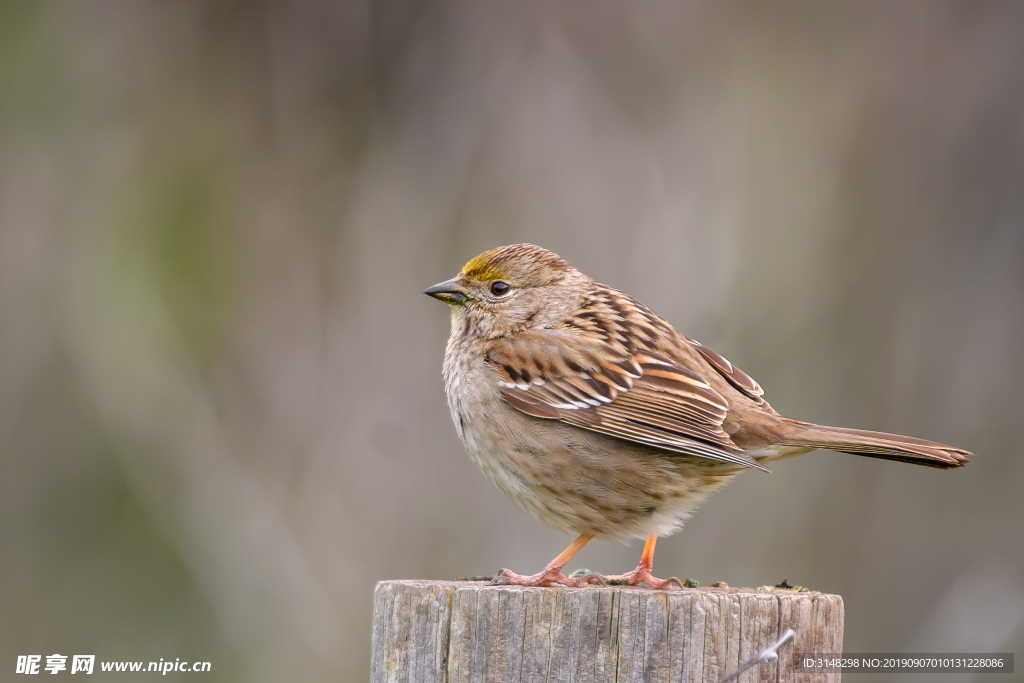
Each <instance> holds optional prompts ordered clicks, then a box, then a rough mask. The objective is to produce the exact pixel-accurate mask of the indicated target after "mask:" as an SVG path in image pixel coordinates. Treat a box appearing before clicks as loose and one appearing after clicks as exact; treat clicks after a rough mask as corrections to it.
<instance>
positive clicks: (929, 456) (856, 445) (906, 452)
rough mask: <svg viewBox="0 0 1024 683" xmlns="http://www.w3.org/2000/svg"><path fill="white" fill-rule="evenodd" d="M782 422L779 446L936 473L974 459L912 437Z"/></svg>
mask: <svg viewBox="0 0 1024 683" xmlns="http://www.w3.org/2000/svg"><path fill="white" fill-rule="evenodd" d="M784 421H785V424H786V427H785V430H784V435H783V439H782V444H781V445H784V446H798V447H806V448H825V449H828V450H832V451H839V452H841V453H853V454H854V455H863V456H866V457H868V458H882V459H883V460H898V461H900V462H909V463H913V464H915V465H924V466H926V467H937V468H939V469H951V468H954V467H963V466H964V465H966V464H967V461H968V458H970V457H971V456H972V455H973V454H972V453H971V452H970V451H965V450H963V449H960V448H953V447H952V446H946V445H945V444H941V443H936V442H934V441H925V440H924V439H915V438H914V437H912V436H900V435H899V434H886V433H884V432H869V431H865V430H863V429H844V428H842V427H826V426H825V425H816V424H811V423H809V422H800V421H798V420H790V419H788V418H784Z"/></svg>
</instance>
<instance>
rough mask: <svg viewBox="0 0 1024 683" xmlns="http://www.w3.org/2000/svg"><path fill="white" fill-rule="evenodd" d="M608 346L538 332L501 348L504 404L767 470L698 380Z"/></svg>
mask: <svg viewBox="0 0 1024 683" xmlns="http://www.w3.org/2000/svg"><path fill="white" fill-rule="evenodd" d="M645 328H646V329H644V330H643V336H650V335H648V334H647V333H648V332H653V329H652V328H651V327H650V325H646V326H645ZM616 331H617V330H616ZM605 339H608V340H609V341H605V340H603V339H599V338H595V336H594V335H580V334H567V333H565V332H562V331H557V330H540V331H533V332H529V333H523V334H520V335H518V336H517V337H515V338H502V339H498V340H495V341H494V342H492V344H491V347H490V349H489V350H488V353H487V360H488V362H489V363H490V366H491V368H492V369H493V370H494V372H495V373H496V374H497V376H498V379H499V381H500V382H501V384H502V391H501V394H502V397H503V398H504V400H505V402H506V403H507V404H508V405H509V406H511V407H513V408H515V409H516V410H519V411H521V412H523V413H526V414H528V415H532V416H534V417H539V418H544V419H552V420H560V421H562V422H565V423H567V424H571V425H574V426H577V427H581V428H583V429H588V430H590V431H594V432H598V433H601V434H606V435H608V436H612V437H615V438H619V439H623V440H625V441H631V442H633V443H638V444H644V445H647V446H651V447H654V448H658V449H661V450H665V451H669V452H673V453H680V454H683V455H690V456H696V457H701V458H709V459H713V460H720V461H723V462H729V463H734V464H737V465H742V466H744V467H757V468H759V469H764V468H762V467H760V465H758V464H757V463H756V462H755V461H754V460H753V459H752V458H750V457H749V456H748V455H746V454H745V453H744V452H743V451H742V450H741V449H740V448H739V447H737V446H736V444H735V443H733V441H732V439H730V438H729V435H728V434H726V433H725V431H724V430H723V429H722V423H723V422H724V420H725V417H726V414H727V412H728V409H729V406H728V403H727V402H726V400H725V399H724V398H723V397H722V396H721V395H720V394H719V393H718V392H716V391H715V390H714V389H713V388H712V387H711V386H710V385H709V384H708V383H707V382H705V381H704V380H702V379H701V378H700V376H699V375H697V374H696V373H694V372H693V371H691V370H689V369H687V368H684V367H682V366H681V365H679V364H677V363H674V362H673V361H672V360H670V359H669V358H667V357H665V356H663V355H661V354H659V353H656V352H653V351H651V350H649V349H647V348H646V347H645V346H640V345H636V346H634V347H633V348H630V347H629V346H624V345H622V344H620V343H617V341H616V340H615V339H614V338H610V337H605Z"/></svg>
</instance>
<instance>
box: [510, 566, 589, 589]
mask: <svg viewBox="0 0 1024 683" xmlns="http://www.w3.org/2000/svg"><path fill="white" fill-rule="evenodd" d="M594 576H595V575H594V574H591V573H587V574H578V573H576V574H573V575H572V576H566V575H565V574H563V573H562V567H559V566H552V565H548V566H547V567H545V568H544V570H543V571H542V572H540V573H538V574H533V575H532V576H522V575H520V574H516V573H515V572H513V571H512V570H510V569H502V570H501V571H500V572H498V573H497V574H495V575H494V578H493V579H491V585H492V586H555V585H558V586H568V587H569V588H579V587H580V586H586V585H587V584H589V583H593V582H594Z"/></svg>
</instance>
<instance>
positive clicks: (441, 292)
mask: <svg viewBox="0 0 1024 683" xmlns="http://www.w3.org/2000/svg"><path fill="white" fill-rule="evenodd" d="M423 293H424V294H427V295H429V296H432V297H434V298H435V299H439V300H441V301H443V302H445V303H446V304H461V303H463V302H465V301H468V300H469V294H468V293H467V292H466V290H465V289H464V288H463V287H462V285H460V284H459V278H457V277H453V278H452V279H451V280H445V281H444V282H440V283H438V284H436V285H434V286H433V287H427V288H426V289H424V290H423Z"/></svg>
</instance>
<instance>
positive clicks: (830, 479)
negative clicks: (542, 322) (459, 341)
mask: <svg viewBox="0 0 1024 683" xmlns="http://www.w3.org/2000/svg"><path fill="white" fill-rule="evenodd" d="M1022 36H1024V4H1022V3H1019V2H1010V1H1005V2H975V1H971V2H938V1H935V0H921V1H902V0H901V1H899V2H892V1H889V0H879V1H875V2H831V3H816V2H774V3H758V2H748V3H738V2H658V1H655V0H642V1H641V2H632V3H620V2H613V1H605V0H598V1H595V0H572V1H566V2H559V3H545V2H529V1H527V2H514V3H509V2H492V1H490V0H485V1H482V2H456V1H454V0H452V1H445V0H421V1H413V2H396V1H394V0H387V1H383V2H374V3H368V2H355V1H352V2H347V1H338V0H292V1H290V2H284V1H282V0H267V1H266V2H216V3H212V2H200V1H198V0H174V1H171V0H167V1H164V2H155V1H151V0H144V1H138V0H135V1H128V0H96V1H91V0H90V1H83V2H76V3H57V2H42V1H40V2H5V3H3V4H2V5H0V467H2V476H0V544H2V548H3V550H2V551H0V585H2V586H3V589H2V590H0V667H2V669H3V670H5V671H8V672H10V671H12V669H11V668H9V667H14V662H15V658H16V656H17V655H18V654H32V653H36V654H43V655H46V654H52V653H54V652H59V653H69V654H74V653H83V654H89V653H92V654H96V655H97V659H98V660H115V659H126V660H155V659H158V658H161V657H162V658H165V659H174V658H178V657H180V658H182V659H194V660H209V661H211V662H212V665H213V670H212V673H211V674H207V675H205V676H204V680H207V679H209V680H211V681H214V680H216V681H282V680H296V681H298V680H302V681H313V682H316V681H346V682H348V681H353V682H355V681H363V680H366V679H367V675H368V671H369V647H370V623H371V604H372V593H373V587H374V585H375V583H376V582H377V581H379V580H382V579H389V578H430V579H450V578H455V577H456V576H464V575H473V574H492V573H494V572H496V571H497V570H498V569H499V568H501V567H510V568H512V569H514V570H515V571H519V572H533V571H537V570H539V569H540V568H541V567H542V566H543V565H544V564H545V563H546V562H547V561H548V560H550V559H551V558H552V557H553V556H554V555H555V554H557V553H558V552H559V551H561V550H562V548H564V546H565V545H566V544H567V543H568V541H569V540H570V539H569V538H567V537H566V536H563V535H562V534H560V533H558V532H555V531H552V530H549V529H547V528H546V527H544V526H542V525H541V524H540V523H538V522H536V521H534V520H533V519H531V518H528V517H527V516H525V515H524V514H523V513H521V512H520V511H519V510H518V509H517V508H515V507H514V506H513V504H512V503H510V502H509V501H507V500H506V499H505V498H504V497H502V496H501V494H500V493H499V492H498V491H497V490H496V489H495V488H494V487H493V486H492V485H491V484H489V483H488V482H487V481H486V480H485V479H484V478H483V476H481V475H480V474H479V473H478V472H477V471H476V470H475V469H474V467H473V465H472V464H471V463H470V461H469V460H468V458H467V457H466V456H465V454H464V453H463V450H462V447H461V445H460V443H459V442H458V440H457V437H456V435H455V431H454V429H453V427H452V425H451V419H450V417H449V413H448V409H447V407H446V404H445V398H444V388H443V385H442V381H441V360H442V356H443V350H444V344H445V340H446V338H447V335H448V312H447V310H446V309H445V307H444V306H443V305H442V304H440V303H438V302H436V301H433V300H430V299H428V298H427V297H425V296H423V294H422V293H421V291H422V290H423V289H424V288H425V287H427V286H429V285H432V284H434V283H436V282H438V281H440V280H443V279H446V278H448V277H451V276H453V275H454V274H455V273H456V272H457V271H458V269H459V268H460V267H461V266H462V264H463V263H464V262H465V261H467V260H468V259H469V258H470V257H472V256H474V255H475V254H477V253H478V252H480V251H483V250H484V249H488V248H491V247H494V246H498V245H501V244H508V243H512V242H519V241H532V242H536V243H538V244H541V245H544V246H546V247H549V248H551V249H553V250H555V251H557V252H559V253H560V254H562V255H563V256H564V257H565V258H567V259H568V260H569V261H570V262H571V263H573V264H574V265H576V266H578V267H580V268H581V269H583V270H584V271H586V272H587V273H589V274H590V275H592V276H594V277H595V278H596V279H598V280H600V281H602V282H605V283H607V284H610V285H612V286H615V287H617V288H620V289H623V290H625V291H628V292H629V293H631V294H633V295H634V296H636V297H637V298H639V299H640V300H642V301H644V302H645V303H647V304H648V305H650V306H651V307H652V308H653V309H654V310H655V311H657V312H658V313H660V314H661V315H662V316H664V317H666V318H667V319H668V320H669V321H670V322H672V323H673V324H675V325H676V326H677V327H678V328H679V329H680V330H681V331H683V332H685V333H686V334H687V335H689V336H691V337H694V338H696V339H699V340H701V342H703V343H705V344H707V345H709V346H711V347H712V348H714V349H716V350H718V351H719V352H720V353H722V354H724V355H725V356H727V357H728V358H730V359H731V360H732V361H734V362H736V363H737V364H738V365H739V366H740V367H742V368H743V369H744V370H746V371H747V372H748V373H750V374H751V375H752V376H754V377H755V378H757V379H758V380H759V381H760V383H761V384H762V385H763V386H764V387H765V388H766V391H767V398H768V399H769V400H770V401H771V403H772V405H773V406H774V407H775V408H776V409H778V410H779V411H780V412H782V413H784V414H786V415H790V416H792V417H796V418H801V419H805V420H813V421H816V422H822V423H826V424H838V425H843V426H849V427H859V428H864V429H876V430H885V431H894V432H901V433H904V434H912V435H916V436H920V437H925V438H928V439H934V440H938V441H943V442H947V443H951V444H955V445H957V446H961V447H964V448H967V449H970V450H972V451H974V452H975V453H977V457H976V458H975V461H974V462H973V463H972V464H971V465H970V466H969V467H967V468H966V469H964V470H961V471H954V472H941V471H935V470H928V469H924V468H916V467H911V466H908V465H902V464H898V463H886V462H880V461H874V460H868V459H861V458H856V457H853V456H848V455H838V454H834V453H827V452H818V453H814V454H810V455H807V456H803V457H801V458H797V459H793V460H788V461H785V462H781V463H777V464H776V465H775V466H774V467H773V469H774V474H771V475H767V474H762V473H757V472H751V473H747V474H744V475H743V476H742V477H739V478H738V479H737V480H736V481H735V482H734V483H733V484H732V485H730V486H729V487H728V488H726V489H725V490H723V491H722V492H720V493H718V494H716V495H715V496H713V497H712V498H711V499H710V501H709V502H708V503H707V504H706V505H705V506H704V507H703V508H702V509H701V510H700V511H699V512H698V514H697V515H696V516H695V517H694V518H693V520H692V521H691V522H690V523H689V524H688V525H687V527H686V528H685V529H684V530H683V531H682V532H681V533H679V534H677V535H676V536H674V537H672V538H670V539H666V540H663V541H662V542H661V543H659V544H658V555H657V563H656V565H655V570H656V573H657V574H659V575H662V576H668V575H678V576H680V577H693V578H695V579H697V580H698V581H700V582H701V583H702V584H705V585H706V584H708V583H711V582H712V581H716V580H725V581H728V582H729V583H730V584H731V585H734V586H736V585H741V586H760V585H763V584H769V583H770V584H774V583H778V582H779V581H781V580H782V579H783V578H788V579H789V580H790V582H792V583H794V584H800V585H804V586H808V587H810V588H812V589H817V590H822V591H829V592H835V593H840V594H841V595H842V596H843V598H844V599H845V601H846V619H847V621H846V641H845V642H846V650H847V651H849V652H854V651H862V652H863V651H876V652H893V651H945V652H951V651H952V652H964V651H1008V650H1009V651H1012V650H1014V649H1016V651H1017V653H1018V655H1019V654H1021V653H1022V650H1024V648H1022V645H1024V625H1022V620H1024V543H1022V531H1021V530H1022V523H1024V495H1022V489H1024V457H1022V447H1024V439H1022V436H1021V423H1022V418H1024V410H1022V400H1021V387H1022V386H1024V353H1022V344H1021V339H1022V335H1024V303H1022V299H1024V40H1022V38H1021V37H1022ZM640 549H641V543H640V542H639V541H638V542H635V543H633V544H631V545H629V546H626V545H618V544H611V543H592V544H591V545H590V546H588V547H587V548H586V549H585V550H584V551H583V553H581V555H580V556H579V557H578V560H577V561H576V562H575V563H574V565H575V566H577V567H579V566H586V567H589V568H592V569H595V570H598V571H602V572H607V573H612V572H621V571H624V570H627V569H630V568H632V567H633V566H635V563H636V561H637V558H638V557H639V553H640ZM44 661H45V660H44ZM1017 666H1018V671H1020V670H1021V669H1022V668H1024V666H1022V664H1021V663H1020V662H1018V665H1017ZM122 676H123V675H122ZM4 677H5V678H6V674H5V676H4ZM1012 678H1013V677H1009V676H1002V677H999V678H998V680H999V681H1007V680H1011V679H1012ZM118 680H121V678H119V679H118ZM872 680H876V681H885V680H893V679H891V678H890V679H887V678H886V677H884V676H877V677H875V678H873V679H872ZM934 680H939V679H934ZM976 680H985V679H984V678H983V677H980V678H978V679H976ZM992 680H996V678H995V677H993V678H992ZM1015 680H1024V675H1022V674H1020V673H1018V674H1016V678H1015Z"/></svg>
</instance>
